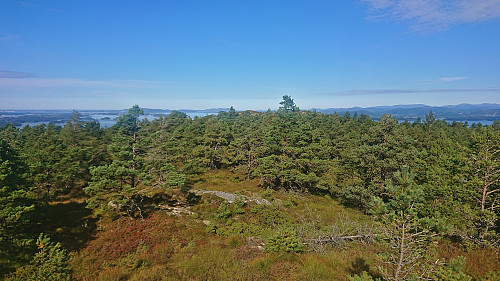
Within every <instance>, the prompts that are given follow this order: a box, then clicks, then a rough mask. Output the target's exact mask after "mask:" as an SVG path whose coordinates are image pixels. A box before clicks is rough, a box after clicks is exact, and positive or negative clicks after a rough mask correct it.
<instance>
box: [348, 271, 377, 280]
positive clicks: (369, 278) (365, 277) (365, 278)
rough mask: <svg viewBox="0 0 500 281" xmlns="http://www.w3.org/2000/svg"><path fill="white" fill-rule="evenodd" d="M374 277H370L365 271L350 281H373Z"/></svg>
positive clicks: (350, 278)
mask: <svg viewBox="0 0 500 281" xmlns="http://www.w3.org/2000/svg"><path fill="white" fill-rule="evenodd" d="M373 280H374V279H373V277H371V276H370V275H368V273H367V272H366V271H363V273H361V275H358V274H356V275H354V276H349V281H373Z"/></svg>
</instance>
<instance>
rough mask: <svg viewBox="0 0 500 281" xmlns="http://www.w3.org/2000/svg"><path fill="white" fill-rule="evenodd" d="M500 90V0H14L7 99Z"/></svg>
mask: <svg viewBox="0 0 500 281" xmlns="http://www.w3.org/2000/svg"><path fill="white" fill-rule="evenodd" d="M283 95H291V96H292V97H293V99H294V100H295V102H296V104H297V105H298V106H299V107H300V108H303V109H308V108H330V107H351V106H361V107H366V106H376V105H394V104H414V103H424V104H428V105H447V104H460V103H474V104H477V103H500V0H454V1H443V0H399V1H396V0H350V1H349V0H331V1H328V0H307V1H306V0H303V1H295V0H283V1H278V0H267V1H260V0H255V1H238V0H227V1H226V0H217V1H209V0H203V1H202V0H200V1H196V0H193V1H168V0H165V1H124V0H121V1H112V0H107V1H60V0H58V1H48V0H47V1H7V0H0V109H121V108H128V107H130V106H132V105H134V104H139V105H140V106H141V107H149V108H165V109H188V108H189V109H205V108H213V107H229V106H234V107H235V108H236V109H238V110H245V109H267V108H271V109H275V108H277V107H278V106H279V104H278V103H279V101H280V100H281V97H282V96H283Z"/></svg>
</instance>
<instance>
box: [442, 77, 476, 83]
mask: <svg viewBox="0 0 500 281" xmlns="http://www.w3.org/2000/svg"><path fill="white" fill-rule="evenodd" d="M465 79H469V77H467V76H456V77H441V78H439V80H441V81H444V82H454V81H460V80H465Z"/></svg>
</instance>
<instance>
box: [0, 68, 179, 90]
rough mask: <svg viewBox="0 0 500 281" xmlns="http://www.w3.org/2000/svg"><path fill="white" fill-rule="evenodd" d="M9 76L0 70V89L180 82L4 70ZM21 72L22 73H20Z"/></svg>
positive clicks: (151, 85)
mask: <svg viewBox="0 0 500 281" xmlns="http://www.w3.org/2000/svg"><path fill="white" fill-rule="evenodd" d="M5 73H6V74H7V75H8V74H9V73H10V74H11V76H10V77H9V76H2V72H0V89H1V88H17V89H26V88H61V87H79V88H155V87H163V86H167V85H172V84H180V82H170V81H151V80H84V79H75V78H37V77H29V76H26V77H25V79H19V78H22V77H14V76H12V74H15V73H16V72H12V71H5ZM20 74H22V73H20Z"/></svg>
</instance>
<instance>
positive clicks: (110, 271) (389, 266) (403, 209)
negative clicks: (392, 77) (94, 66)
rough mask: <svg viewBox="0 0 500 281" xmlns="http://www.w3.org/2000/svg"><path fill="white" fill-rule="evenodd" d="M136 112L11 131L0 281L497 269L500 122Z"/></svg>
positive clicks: (479, 272) (438, 276)
mask: <svg viewBox="0 0 500 281" xmlns="http://www.w3.org/2000/svg"><path fill="white" fill-rule="evenodd" d="M141 114H143V111H142V109H141V108H140V107H139V106H133V107H132V108H130V109H129V110H128V112H127V113H126V114H123V115H121V116H120V117H119V119H118V122H117V123H116V125H114V126H112V127H110V128H101V127H100V125H99V123H98V122H96V121H92V122H85V121H82V120H81V118H80V115H79V113H78V112H76V111H75V112H73V115H72V116H71V120H70V121H68V122H67V123H66V125H65V126H63V127H59V126H55V125H52V124H48V125H39V126H35V127H29V126H26V127H23V128H16V127H14V126H13V125H6V126H3V127H1V128H0V196H1V197H0V200H1V201H0V219H1V221H0V247H1V248H0V274H1V276H2V277H1V278H4V279H6V280H72V279H76V280H278V279H283V280H374V279H381V280H418V279H428V280H499V278H500V257H499V241H500V220H499V215H500V208H498V205H499V204H500V161H499V159H500V153H499V151H500V123H499V122H498V121H496V122H495V123H494V124H493V125H488V126H483V125H481V124H473V125H471V126H468V125H467V124H463V123H461V122H453V123H448V122H446V121H444V120H437V119H436V118H435V116H434V115H433V113H432V111H431V112H429V114H427V115H426V117H425V119H424V120H418V121H416V122H413V123H410V122H408V121H407V122H402V123H398V121H397V120H396V119H395V118H392V117H391V116H390V115H387V114H386V115H383V116H382V117H381V118H380V119H379V120H378V121H374V120H372V119H371V118H370V117H369V116H367V115H365V114H357V113H352V114H351V113H349V112H347V113H345V114H344V115H343V116H341V115H339V114H322V113H318V112H315V111H300V110H299V108H298V107H297V106H296V105H295V103H294V102H293V99H291V97H289V96H284V97H283V101H282V102H281V103H280V108H279V109H278V110H277V111H270V110H269V111H267V112H264V113H260V112H254V111H244V112H236V111H235V110H234V109H233V108H231V109H230V110H229V111H227V112H220V113H219V114H218V115H211V116H206V117H202V118H198V117H196V118H194V119H191V118H190V117H188V116H187V115H186V114H184V113H182V112H177V111H174V112H172V113H171V114H170V115H168V116H165V117H160V118H157V119H155V120H151V121H148V120H141V118H140V115H141ZM216 191H219V192H220V193H216ZM218 194H219V195H220V194H225V195H228V194H230V195H233V196H232V197H230V198H232V199H234V200H232V199H231V200H227V198H225V199H224V198H221V196H217V195H218Z"/></svg>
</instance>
